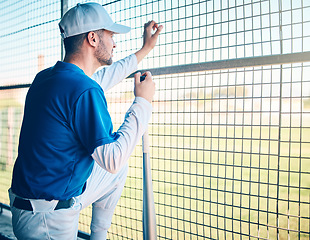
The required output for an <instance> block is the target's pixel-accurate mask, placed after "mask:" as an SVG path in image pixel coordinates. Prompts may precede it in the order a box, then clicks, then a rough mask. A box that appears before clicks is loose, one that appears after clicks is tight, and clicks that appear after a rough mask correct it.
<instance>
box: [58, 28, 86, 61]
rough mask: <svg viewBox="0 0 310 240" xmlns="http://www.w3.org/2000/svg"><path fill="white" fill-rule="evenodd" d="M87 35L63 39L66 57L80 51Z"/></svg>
mask: <svg viewBox="0 0 310 240" xmlns="http://www.w3.org/2000/svg"><path fill="white" fill-rule="evenodd" d="M87 35H88V33H82V34H79V35H75V36H72V37H68V38H65V39H64V47H65V51H66V55H68V56H70V55H73V54H75V53H78V52H79V51H80V49H81V46H82V44H83V42H84V40H85V39H86V38H87Z"/></svg>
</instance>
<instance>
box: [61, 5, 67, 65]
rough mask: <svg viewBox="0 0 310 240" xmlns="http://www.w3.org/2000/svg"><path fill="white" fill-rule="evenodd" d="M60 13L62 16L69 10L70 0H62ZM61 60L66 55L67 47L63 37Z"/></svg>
mask: <svg viewBox="0 0 310 240" xmlns="http://www.w3.org/2000/svg"><path fill="white" fill-rule="evenodd" d="M60 4H61V6H60V14H61V17H62V16H63V15H64V14H65V13H66V12H67V11H68V0H61V1H60ZM60 46H61V52H60V54H61V56H60V57H61V60H63V58H64V56H65V49H64V43H63V40H62V39H61V45H60Z"/></svg>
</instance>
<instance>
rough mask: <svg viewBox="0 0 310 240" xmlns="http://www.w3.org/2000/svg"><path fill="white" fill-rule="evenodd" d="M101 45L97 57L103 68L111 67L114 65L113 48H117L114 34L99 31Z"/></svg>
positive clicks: (96, 51)
mask: <svg viewBox="0 0 310 240" xmlns="http://www.w3.org/2000/svg"><path fill="white" fill-rule="evenodd" d="M97 34H98V37H99V45H98V47H97V49H96V50H95V57H96V58H97V60H98V62H99V63H100V65H101V66H104V65H111V64H112V63H113V60H112V57H113V48H115V47H116V45H115V42H114V40H113V36H114V33H113V32H111V31H108V30H100V31H97Z"/></svg>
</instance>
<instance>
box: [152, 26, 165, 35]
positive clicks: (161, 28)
mask: <svg viewBox="0 0 310 240" xmlns="http://www.w3.org/2000/svg"><path fill="white" fill-rule="evenodd" d="M163 28H164V27H163V26H162V25H160V26H159V27H157V30H156V32H155V33H154V35H155V36H156V37H157V36H158V35H159V33H160V32H161V30H163Z"/></svg>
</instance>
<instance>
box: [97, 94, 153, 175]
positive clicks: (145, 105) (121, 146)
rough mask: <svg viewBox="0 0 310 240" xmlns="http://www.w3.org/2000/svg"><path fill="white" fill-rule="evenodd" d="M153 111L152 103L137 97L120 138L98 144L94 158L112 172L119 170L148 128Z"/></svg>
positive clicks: (129, 111) (122, 127)
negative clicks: (108, 142)
mask: <svg viewBox="0 0 310 240" xmlns="http://www.w3.org/2000/svg"><path fill="white" fill-rule="evenodd" d="M151 113H152V105H151V104H150V103H149V102H148V101H147V100H145V99H144V98H141V97H136V98H135V100H134V102H133V104H132V105H131V107H130V108H129V110H128V111H127V113H126V115H125V120H124V122H123V124H122V125H121V127H120V128H119V129H118V131H117V134H118V135H119V138H118V139H117V140H116V141H115V142H113V143H110V144H105V145H102V146H98V147H97V148H96V149H95V151H94V153H93V154H92V157H93V159H94V160H95V161H96V162H97V163H98V164H99V166H101V167H102V168H103V169H105V170H107V171H108V172H110V173H116V172H117V171H119V170H120V169H121V168H122V167H123V166H124V165H125V164H126V163H127V161H128V159H129V157H130V155H131V153H132V152H133V150H134V148H135V146H136V145H137V143H138V141H139V140H140V139H141V137H142V135H143V134H144V132H145V131H146V129H147V125H148V122H149V119H150V117H151Z"/></svg>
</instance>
